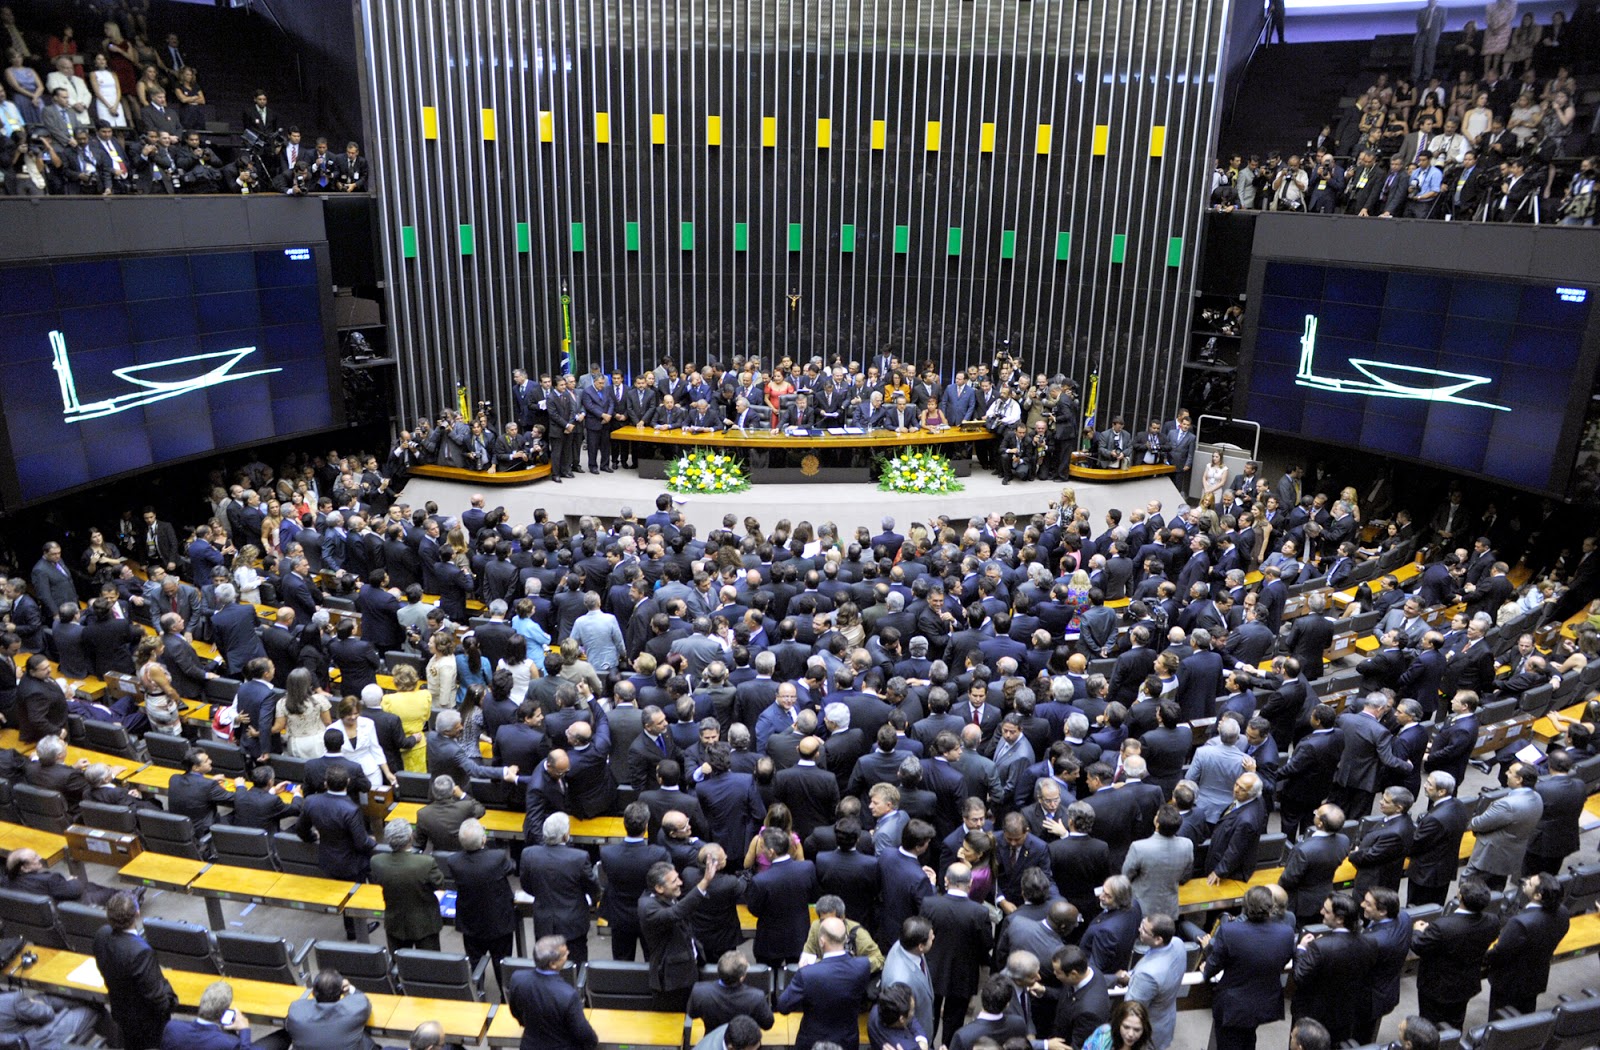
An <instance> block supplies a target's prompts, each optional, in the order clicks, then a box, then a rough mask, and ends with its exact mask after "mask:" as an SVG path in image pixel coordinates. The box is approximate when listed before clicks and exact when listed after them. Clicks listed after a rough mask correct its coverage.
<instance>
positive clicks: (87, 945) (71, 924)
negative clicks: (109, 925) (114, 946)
mask: <svg viewBox="0 0 1600 1050" xmlns="http://www.w3.org/2000/svg"><path fill="white" fill-rule="evenodd" d="M56 921H57V922H59V923H60V924H61V934H62V936H63V937H65V938H66V940H67V948H68V949H69V950H70V951H75V952H82V953H84V954H85V955H88V954H89V953H91V952H93V951H94V935H95V934H97V933H99V932H100V927H102V926H104V925H105V924H106V910H105V908H103V907H96V906H95V905H93V904H84V903H83V902H82V901H62V902H61V903H60V904H57V905H56Z"/></svg>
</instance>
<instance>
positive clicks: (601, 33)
mask: <svg viewBox="0 0 1600 1050" xmlns="http://www.w3.org/2000/svg"><path fill="white" fill-rule="evenodd" d="M1228 7H1229V4H1228V0H1197V2H1187V3H1181V4H1149V3H1138V2H1135V0H1086V2H1075V3H1056V2H1051V3H1020V2H1017V0H980V2H971V0H920V2H918V0H912V2H898V0H897V2H887V0H823V2H820V3H789V2H783V0H745V2H738V3H735V2H732V0H655V2H648V3H647V2H644V0H571V2H567V3H558V4H542V3H541V4H518V3H512V2H510V0H461V2H458V3H453V4H448V5H442V4H436V3H431V2H428V0H371V2H370V3H369V4H367V5H366V7H365V9H364V16H365V24H364V26H363V27H362V31H363V35H364V47H365V49H366V51H367V58H368V61H367V68H368V75H369V77H370V83H369V91H370V94H371V96H372V98H373V99H374V100H375V109H376V121H377V129H376V130H377V134H376V136H375V139H374V141H373V145H372V153H373V155H374V165H375V172H376V179H375V181H376V187H377V189H378V192H379V194H380V197H381V211H382V233H381V239H382V251H383V255H384V259H385V269H386V273H387V280H388V282H389V286H390V289H391V306H392V310H391V314H392V319H393V321H394V327H395V332H396V338H397V343H398V345H399V349H400V358H401V384H400V388H401V389H400V397H401V402H402V404H401V408H402V409H403V410H404V411H405V412H406V414H408V415H415V414H417V413H419V412H422V411H426V410H428V409H429V408H431V407H433V406H436V405H438V404H440V403H444V402H446V401H453V399H454V398H453V384H454V383H455V382H457V381H461V382H465V383H467V384H468V385H469V386H470V387H471V388H472V390H473V394H474V396H475V397H476V396H480V393H479V392H480V391H487V392H488V393H489V395H490V396H494V397H504V396H505V394H506V385H507V382H508V374H509V371H510V368H511V366H512V365H513V364H518V363H526V364H527V365H528V366H529V367H530V368H536V369H555V368H558V367H559V365H560V362H559V352H560V346H561V338H562V331H563V323H562V304H561V301H560V299H561V294H562V289H563V288H565V289H567V290H568V291H569V293H570V297H571V318H572V326H573V334H574V337H575V345H574V353H573V366H574V367H575V368H577V369H581V368H583V367H585V366H586V365H587V363H588V361H589V360H591V359H598V360H600V361H601V362H602V363H604V364H605V365H607V366H608V367H618V368H620V369H621V370H622V371H624V372H633V371H637V370H638V369H639V368H640V367H641V366H643V365H645V364H647V363H648V364H651V365H653V364H654V363H655V361H656V359H657V358H658V357H659V356H661V355H663V354H668V355H671V356H673V357H675V358H677V359H679V360H680V361H681V360H682V359H684V358H695V359H698V360H705V359H707V358H708V357H717V358H724V359H725V358H727V357H729V356H731V355H732V354H735V353H760V354H762V355H763V356H764V357H766V358H767V359H768V360H769V361H770V360H771V359H772V358H773V357H774V356H775V355H783V354H787V355H789V356H791V357H793V358H795V359H796V360H804V359H805V358H808V357H810V356H812V355H820V356H822V357H824V358H828V357H831V356H833V355H834V354H836V353H837V354H841V355H843V356H845V357H846V358H849V359H861V358H864V357H866V356H867V355H869V354H871V353H872V352H874V351H875V350H877V349H878V348H880V347H882V346H884V345H885V344H888V343H892V344H894V345H895V347H896V349H897V352H899V353H900V355H901V356H902V357H903V358H912V359H916V360H919V361H920V360H922V359H924V358H931V359H932V360H934V361H935V362H936V363H937V364H938V365H939V367H940V368H941V369H942V370H944V371H946V372H948V371H951V370H953V369H954V368H956V367H959V366H960V365H963V364H965V363H966V362H967V361H969V360H973V359H976V358H977V357H979V356H980V355H982V356H988V355H990V354H992V353H993V351H994V350H995V349H996V348H997V347H999V346H1002V345H1009V347H1010V349H1011V351H1012V352H1013V353H1015V354H1017V355H1019V356H1020V357H1021V359H1022V360H1023V362H1024V363H1025V364H1026V365H1027V366H1028V367H1029V368H1030V369H1033V370H1040V371H1051V372H1055V371H1061V372H1065V373H1066V374H1068V375H1071V376H1073V377H1074V378H1076V379H1077V380H1078V381H1079V382H1080V383H1086V382H1087V380H1088V378H1089V376H1090V374H1092V373H1095V372H1098V373H1099V374H1100V375H1101V381H1102V388H1101V389H1102V393H1101V404H1102V406H1107V407H1108V408H1109V409H1111V410H1115V411H1124V412H1128V413H1130V414H1154V413H1157V412H1161V411H1165V410H1167V409H1169V408H1170V407H1171V406H1172V404H1173V402H1174V400H1175V394H1176V385H1177V375H1178V370H1179V366H1180V362H1181V356H1182V348H1183V345H1184V341H1185V338H1186V332H1187V327H1188V312H1189V311H1188V299H1189V296H1190V294H1191V292H1192V289H1193V286H1194V274H1195V268H1196V251H1197V248H1198V229H1199V220H1200V216H1201V214H1202V209H1203V207H1204V189H1205V177H1206V174H1207V173H1208V172H1209V164H1208V163H1207V159H1206V156H1207V142H1208V140H1209V138H1210V136H1211V133H1212V128H1213V126H1214V123H1215V118H1216V113H1215V109H1216V98H1215V90H1214V88H1215V80H1216V73H1217V64H1218V62H1219V58H1220V52H1221V49H1222V36H1223V30H1224V22H1225V19H1226V17H1227V11H1228ZM486 110H487V111H490V112H488V113H486V112H485V111H486ZM600 114H603V115H604V119H603V123H604V124H606V125H608V127H606V128H602V127H601V123H602V121H601V120H600V119H597V115H600ZM708 118H717V121H718V123H719V124H720V141H715V140H716V139H717V137H718V136H717V135H716V133H715V130H716V129H713V128H712V127H711V126H710V124H709V123H708ZM490 120H492V122H493V128H492V138H490V137H489V135H488V132H489V131H490V128H489V124H488V121H490ZM819 121H827V122H828V125H827V129H826V132H825V133H824V136H823V138H824V140H823V141H819ZM875 122H882V123H881V125H876V124H875ZM935 124H936V125H937V127H936V128H934V127H932V125H935ZM991 125H992V127H990V126H991ZM1097 126H1098V127H1099V128H1100V129H1101V130H1100V132H1099V137H1100V138H1102V139H1103V142H1104V148H1103V150H1099V151H1097V150H1096V149H1095V143H1096V139H1097V132H1096V128H1097ZM1041 127H1044V128H1047V131H1045V132H1044V134H1045V135H1047V136H1048V142H1047V144H1046V145H1045V146H1044V148H1043V149H1041V146H1040V142H1041ZM875 128H876V129H877V130H875ZM1156 129H1159V131H1158V130H1156ZM607 132H608V134H607ZM658 132H659V134H658ZM430 133H435V134H433V135H432V137H430ZM1158 137H1159V138H1161V139H1163V140H1164V141H1162V143H1161V146H1160V148H1159V149H1157V148H1155V140H1156V139H1157V138H1158ZM607 138H608V139H609V141H601V140H602V139H607ZM519 224H526V225H525V237H524V238H521V239H519V230H521V229H523V227H522V226H520V225H519ZM1062 235H1068V236H1067V237H1065V238H1064V237H1063V236H1062ZM1067 242H1069V243H1067ZM1058 245H1062V246H1063V248H1064V250H1063V251H1058ZM468 248H470V254H468V253H467V251H466V250H465V249H468ZM1061 255H1064V258H1063V257H1058V256H1061Z"/></svg>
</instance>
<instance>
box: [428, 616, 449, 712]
mask: <svg viewBox="0 0 1600 1050" xmlns="http://www.w3.org/2000/svg"><path fill="white" fill-rule="evenodd" d="M429 648H431V649H432V650H433V655H432V656H431V657H429V659H428V667H427V674H428V694H429V700H430V704H431V706H432V708H433V710H435V711H438V710H441V709H444V708H453V707H455V706H456V638H455V635H453V634H451V633H450V632H449V631H436V632H434V635H433V638H432V639H431V640H430V642H429Z"/></svg>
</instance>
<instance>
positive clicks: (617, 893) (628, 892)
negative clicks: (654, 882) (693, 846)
mask: <svg viewBox="0 0 1600 1050" xmlns="http://www.w3.org/2000/svg"><path fill="white" fill-rule="evenodd" d="M671 859H672V858H671V857H669V856H668V855H667V851H666V850H664V849H662V848H661V847H660V846H652V845H650V844H649V843H648V842H618V843H615V844H613V845H608V846H601V847H600V871H601V874H603V875H604V876H605V879H606V896H605V900H604V901H602V902H601V905H600V917H601V918H603V919H605V920H606V922H607V923H608V924H610V926H611V928H612V929H613V930H619V929H620V930H621V931H623V932H624V933H632V932H637V931H638V929H639V898H640V897H641V896H644V895H645V892H646V890H647V889H648V885H649V884H648V883H647V882H646V880H645V875H646V874H647V873H648V872H649V871H650V867H651V865H653V864H658V863H660V862H661V861H664V860H671Z"/></svg>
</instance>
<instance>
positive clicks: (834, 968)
mask: <svg viewBox="0 0 1600 1050" xmlns="http://www.w3.org/2000/svg"><path fill="white" fill-rule="evenodd" d="M848 936H849V934H848V931H847V929H846V927H845V922H844V920H843V919H841V918H838V917H837V916H835V917H832V918H827V919H823V920H822V923H821V927H820V929H819V930H818V942H819V944H820V946H821V949H822V951H821V957H820V958H819V959H818V960H817V961H816V962H814V963H812V964H811V965H810V966H806V967H803V968H802V969H800V970H799V971H797V972H796V973H795V975H794V977H793V978H791V979H790V981H789V984H788V987H786V988H784V990H783V994H781V995H780V996H779V997H778V1010H779V1012H781V1013H794V1012H796V1011H799V1012H800V1013H801V1014H802V1015H803V1016H802V1017H801V1019H800V1030H799V1031H798V1032H797V1033H796V1034H795V1041H794V1045H795V1047H796V1050H811V1047H813V1046H815V1045H817V1044H818V1043H823V1042H827V1043H834V1044H837V1045H838V1046H839V1047H841V1048H842V1050H857V1048H858V1047H859V1046H860V1045H861V1037H860V1032H859V1029H858V1027H857V1025H858V1020H857V1019H858V1018H859V1017H860V1016H861V1013H862V1012H863V1011H864V1010H866V1008H867V984H868V982H869V981H870V980H871V979H872V964H871V963H870V962H868V961H867V960H866V959H865V958H861V957H859V956H854V955H849V954H847V953H846V952H845V942H846V938H847V937H848ZM885 943H888V942H885ZM935 943H937V942H935Z"/></svg>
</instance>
